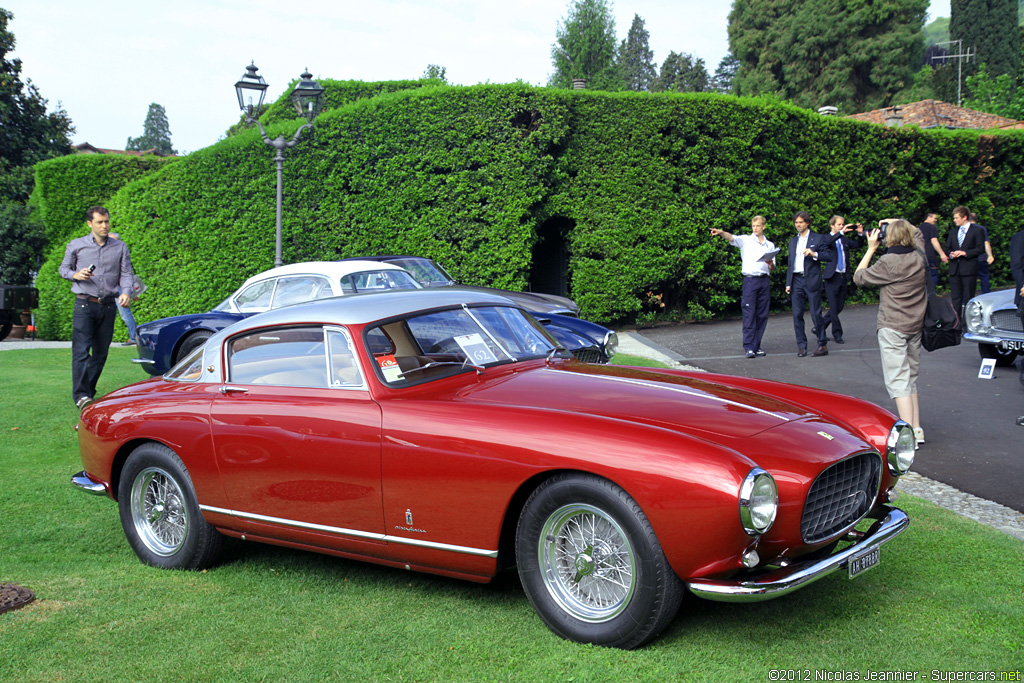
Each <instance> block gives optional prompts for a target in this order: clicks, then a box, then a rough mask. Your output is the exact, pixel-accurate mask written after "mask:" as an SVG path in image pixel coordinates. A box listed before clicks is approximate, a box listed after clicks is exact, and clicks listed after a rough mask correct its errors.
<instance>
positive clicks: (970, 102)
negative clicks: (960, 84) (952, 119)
mask: <svg viewBox="0 0 1024 683" xmlns="http://www.w3.org/2000/svg"><path fill="white" fill-rule="evenodd" d="M967 88H968V90H970V93H971V95H970V97H968V98H967V99H966V100H964V106H965V107H967V108H968V109H977V110H978V111H983V112H987V113H989V114H995V115H996V116H1005V117H1007V118H1011V119H1017V120H1020V119H1024V88H1022V87H1020V85H1019V84H1015V83H1014V82H1013V79H1012V78H1010V75H1009V74H999V75H998V76H995V77H993V76H991V75H989V73H988V69H987V67H986V65H984V64H982V65H981V66H980V67H978V73H976V74H975V75H973V76H968V77H967Z"/></svg>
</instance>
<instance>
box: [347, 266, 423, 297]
mask: <svg viewBox="0 0 1024 683" xmlns="http://www.w3.org/2000/svg"><path fill="white" fill-rule="evenodd" d="M387 289H420V285H419V283H418V282H416V280H414V279H413V277H412V276H411V275H409V273H407V272H405V271H404V270H364V271H362V272H359V273H351V274H349V275H344V276H342V278H341V291H342V292H343V293H345V294H358V293H360V292H381V291H384V290H387Z"/></svg>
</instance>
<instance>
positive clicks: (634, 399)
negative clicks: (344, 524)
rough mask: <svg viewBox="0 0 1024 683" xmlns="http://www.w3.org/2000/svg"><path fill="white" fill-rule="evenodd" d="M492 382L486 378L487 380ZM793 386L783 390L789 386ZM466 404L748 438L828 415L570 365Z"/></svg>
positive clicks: (673, 379) (516, 379) (500, 381)
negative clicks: (480, 404)
mask: <svg viewBox="0 0 1024 683" xmlns="http://www.w3.org/2000/svg"><path fill="white" fill-rule="evenodd" d="M485 377H486V376H485ZM784 386H785V385H781V384H780V385H779V387H780V388H784ZM460 398H461V399H462V400H469V401H478V402H486V403H493V404H507V405H519V406H529V407H533V408H540V409H548V410H558V411H562V412H567V413H573V414H585V415H596V416H604V417H609V418H612V419H615V420H617V421H629V422H636V423H642V424H649V425H653V426H659V427H666V428H670V429H677V430H682V431H685V432H687V433H690V434H693V435H695V436H700V435H701V434H703V435H705V436H706V437H713V436H716V437H725V438H736V439H743V438H748V437H751V436H753V435H755V434H758V433H760V432H763V431H765V430H768V429H772V428H774V427H778V426H781V425H784V424H787V423H790V422H793V421H796V420H807V419H809V418H818V417H820V415H819V414H818V413H815V412H813V411H811V410H809V409H808V408H807V407H805V406H802V405H799V404H797V403H791V402H788V401H786V400H784V399H783V398H780V397H778V396H773V395H770V394H767V393H761V392H756V391H751V390H748V389H741V388H737V387H731V386H727V385H723V384H719V383H717V382H710V381H707V380H704V379H701V378H700V377H697V376H694V375H686V376H680V375H671V374H666V373H660V372H656V371H646V370H641V369H637V368H625V367H619V366H605V365H588V364H582V363H564V364H557V365H553V366H550V367H544V368H538V369H531V370H527V371H525V372H517V373H512V374H510V375H506V376H503V377H500V378H496V379H495V380H493V381H491V382H488V381H486V379H485V381H483V382H481V383H480V384H476V385H474V386H472V387H468V388H467V389H466V390H465V391H463V392H462V393H461V394H460Z"/></svg>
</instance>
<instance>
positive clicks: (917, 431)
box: [914, 427, 924, 443]
mask: <svg viewBox="0 0 1024 683" xmlns="http://www.w3.org/2000/svg"><path fill="white" fill-rule="evenodd" d="M914 439H915V440H916V441H917V442H918V443H924V430H923V429H921V428H920V427H914Z"/></svg>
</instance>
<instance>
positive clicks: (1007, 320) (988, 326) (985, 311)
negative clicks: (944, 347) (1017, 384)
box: [964, 288, 1024, 384]
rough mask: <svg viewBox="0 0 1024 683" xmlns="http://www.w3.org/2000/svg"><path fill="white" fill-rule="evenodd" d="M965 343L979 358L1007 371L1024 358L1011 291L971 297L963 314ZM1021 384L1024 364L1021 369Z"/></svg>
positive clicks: (1023, 324)
mask: <svg viewBox="0 0 1024 683" xmlns="http://www.w3.org/2000/svg"><path fill="white" fill-rule="evenodd" d="M964 322H965V324H966V328H967V329H966V332H964V339H966V340H967V341H972V342H976V343H977V344H978V354H979V355H980V356H981V357H982V358H995V359H996V365H1001V366H1004V367H1008V366H1011V365H1013V364H1014V362H1015V361H1016V359H1017V357H1018V356H1021V355H1024V321H1022V320H1021V318H1020V316H1019V315H1017V307H1016V306H1015V305H1014V304H1013V289H1012V288H1011V289H1001V290H999V291H998V292H989V293H988V294H981V295H979V296H976V297H974V298H973V299H971V300H970V301H968V302H967V310H966V313H965V314H964ZM1021 383H1022V384H1024V364H1022V365H1021Z"/></svg>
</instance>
